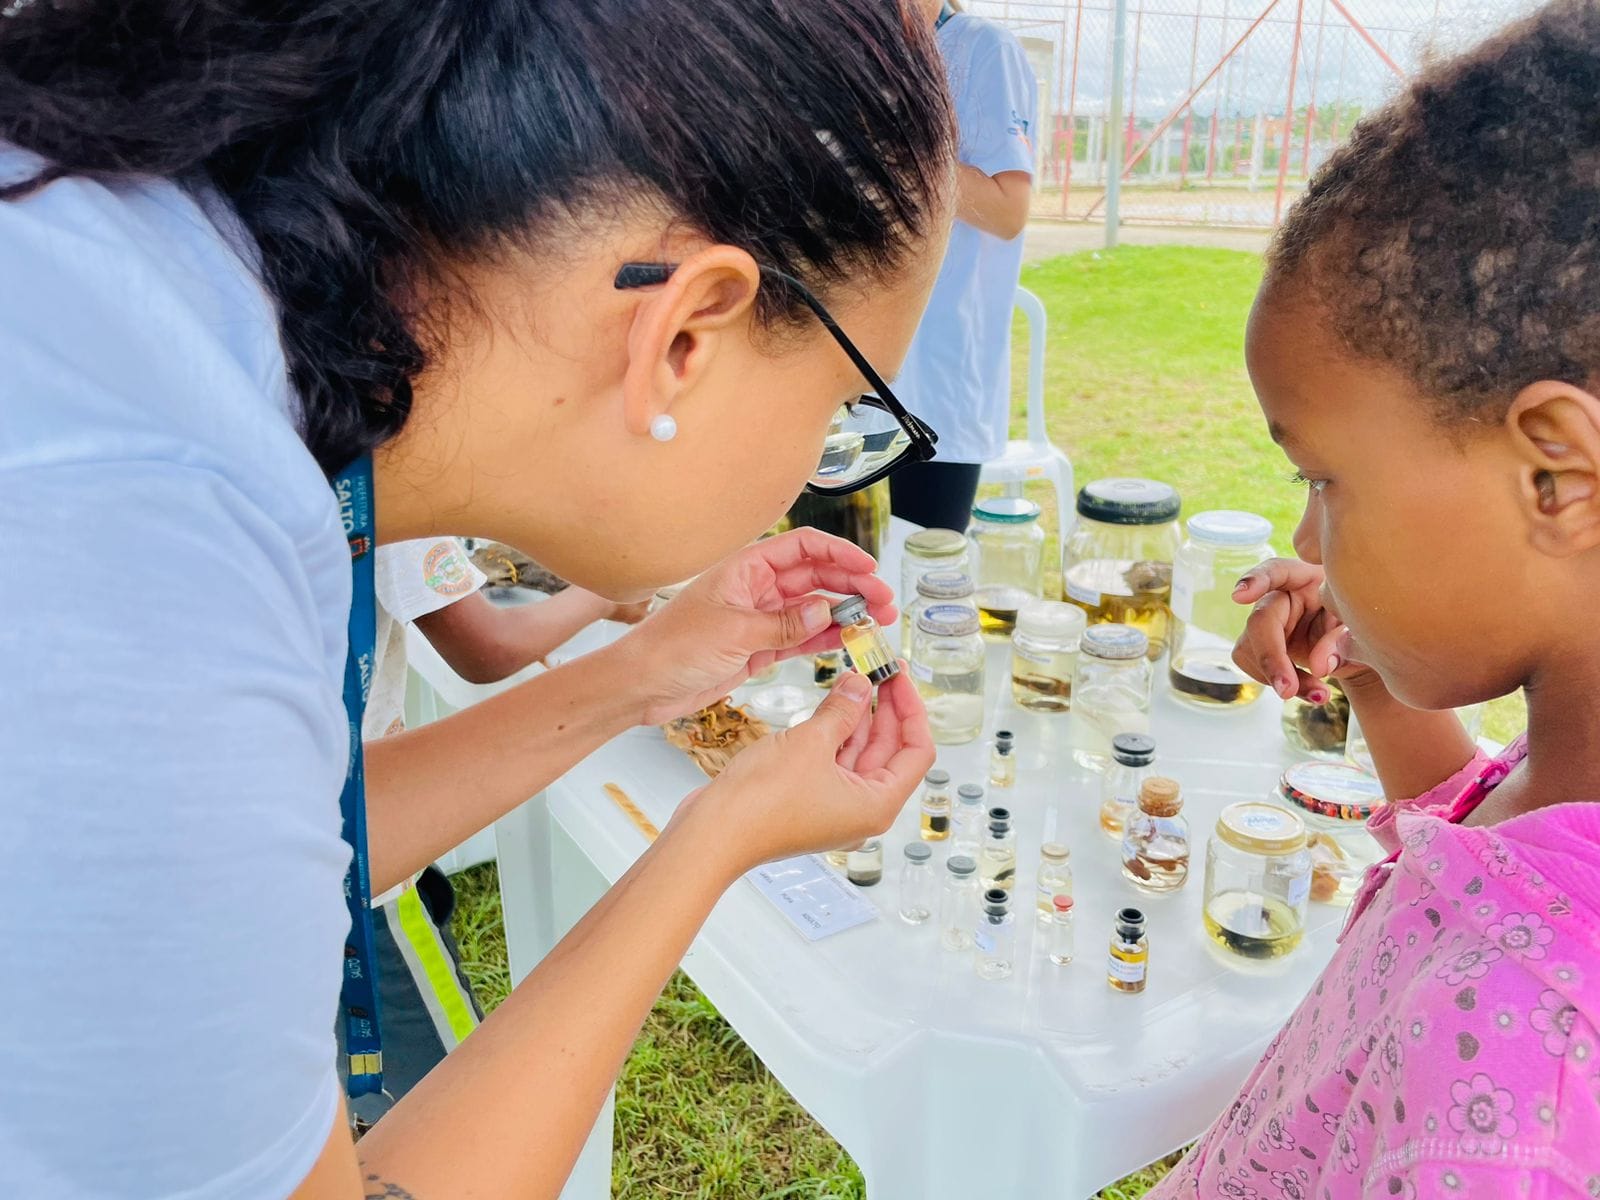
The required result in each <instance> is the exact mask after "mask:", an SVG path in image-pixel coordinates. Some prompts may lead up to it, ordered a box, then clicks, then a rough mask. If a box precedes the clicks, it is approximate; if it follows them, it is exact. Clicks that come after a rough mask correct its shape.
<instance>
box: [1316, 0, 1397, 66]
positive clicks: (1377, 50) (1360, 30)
mask: <svg viewBox="0 0 1600 1200" xmlns="http://www.w3.org/2000/svg"><path fill="white" fill-rule="evenodd" d="M1329 3H1331V4H1332V5H1333V10H1334V11H1335V12H1336V13H1338V14H1339V15H1340V16H1341V17H1343V18H1344V19H1345V20H1346V21H1348V22H1350V28H1351V29H1354V30H1355V31H1356V34H1357V36H1359V37H1360V38H1361V40H1362V41H1363V42H1365V43H1366V44H1367V45H1368V46H1371V47H1372V52H1373V53H1374V54H1376V55H1377V56H1378V57H1379V58H1381V59H1382V60H1383V65H1384V66H1386V67H1388V68H1389V70H1391V71H1393V72H1394V73H1395V74H1396V75H1398V76H1399V77H1400V78H1401V79H1404V78H1405V77H1406V73H1405V72H1404V71H1402V70H1401V69H1400V64H1399V63H1397V62H1395V61H1394V59H1392V58H1390V57H1389V56H1388V54H1387V53H1385V52H1384V49H1383V47H1382V46H1380V45H1378V39H1377V38H1375V37H1373V36H1372V35H1371V34H1370V33H1368V32H1367V27H1366V26H1365V25H1363V24H1362V23H1361V22H1360V21H1358V20H1356V19H1355V16H1354V15H1353V14H1352V13H1351V12H1350V10H1349V9H1348V8H1346V7H1345V6H1344V5H1342V4H1340V3H1339V0H1329Z"/></svg>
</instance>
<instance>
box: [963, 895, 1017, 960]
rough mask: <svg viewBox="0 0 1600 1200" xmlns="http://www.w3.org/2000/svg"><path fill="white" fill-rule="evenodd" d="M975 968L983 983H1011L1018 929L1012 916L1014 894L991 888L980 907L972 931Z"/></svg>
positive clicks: (981, 901)
mask: <svg viewBox="0 0 1600 1200" xmlns="http://www.w3.org/2000/svg"><path fill="white" fill-rule="evenodd" d="M972 945H973V950H974V959H973V962H974V965H975V966H976V967H977V970H978V977H979V978H980V979H1009V978H1010V977H1011V969H1012V963H1013V961H1014V959H1015V957H1016V946H1017V926H1016V921H1015V919H1014V918H1013V917H1012V915H1011V893H1010V892H1008V891H1006V890H1005V889H1004V888H990V889H989V890H988V891H986V892H984V893H983V897H982V899H981V900H980V901H979V903H978V923H977V924H976V925H975V926H974V927H973V930H972Z"/></svg>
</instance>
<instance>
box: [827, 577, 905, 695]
mask: <svg viewBox="0 0 1600 1200" xmlns="http://www.w3.org/2000/svg"><path fill="white" fill-rule="evenodd" d="M829 613H830V615H831V616H832V617H833V623H834V624H835V625H837V626H838V627H839V640H840V641H841V642H843V643H844V653H845V657H846V661H848V662H849V664H850V665H851V666H852V667H853V668H855V670H856V672H857V673H858V674H861V675H865V676H866V677H867V679H868V680H869V681H870V682H871V683H872V684H873V685H874V686H876V685H877V684H880V683H888V682H889V680H891V679H893V678H894V677H895V676H896V675H898V674H900V660H899V659H898V658H897V657H895V653H894V651H893V650H892V649H891V648H890V646H889V641H888V639H887V638H885V637H884V636H883V630H882V629H880V628H878V623H877V622H876V621H874V620H873V619H872V614H871V613H869V612H868V611H867V601H866V598H865V597H864V596H846V597H845V598H844V599H843V600H841V601H839V603H837V604H835V605H834V606H833V607H832V608H831V609H829Z"/></svg>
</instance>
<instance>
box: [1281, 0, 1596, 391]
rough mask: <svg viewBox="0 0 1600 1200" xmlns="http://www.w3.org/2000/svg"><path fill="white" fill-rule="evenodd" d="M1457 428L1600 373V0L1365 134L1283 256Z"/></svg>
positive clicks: (1471, 68) (1350, 333) (1385, 116)
mask: <svg viewBox="0 0 1600 1200" xmlns="http://www.w3.org/2000/svg"><path fill="white" fill-rule="evenodd" d="M1268 280H1269V283H1271V282H1273V281H1293V282H1294V283H1295V284H1300V283H1305V284H1308V285H1309V289H1308V292H1309V294H1310V295H1311V296H1312V297H1313V298H1314V300H1315V302H1316V303H1317V304H1318V305H1319V306H1320V307H1321V308H1322V309H1323V310H1324V311H1325V312H1326V313H1327V314H1328V315H1329V316H1330V317H1331V320H1332V325H1333V327H1334V329H1335V330H1336V331H1337V333H1338V334H1339V336H1340V337H1341V338H1342V340H1343V342H1344V343H1345V345H1346V346H1347V348H1348V349H1349V350H1351V351H1352V352H1353V353H1354V354H1356V355H1357V356H1359V357H1364V358H1367V359H1372V360H1377V361H1382V362H1385V363H1388V364H1389V365H1391V366H1393V367H1395V368H1397V369H1399V370H1400V371H1402V372H1403V373H1404V374H1405V375H1407V376H1408V377H1409V378H1410V379H1411V381H1412V382H1413V383H1414V384H1415V385H1416V386H1417V388H1418V389H1419V390H1420V391H1421V392H1422V393H1423V394H1424V395H1426V396H1429V397H1430V398H1432V399H1433V400H1434V401H1435V402H1436V404H1437V407H1438V410H1439V411H1438V415H1439V416H1440V417H1441V418H1443V419H1446V420H1469V419H1475V418H1478V419H1481V418H1489V419H1494V420H1498V419H1499V418H1500V417H1501V416H1503V415H1504V412H1505V410H1506V408H1507V406H1508V405H1509V404H1510V402H1511V400H1512V399H1513V398H1514V397H1515V395H1516V393H1517V392H1518V391H1520V390H1521V389H1522V388H1523V387H1526V386H1527V385H1528V384H1530V383H1533V382H1536V381H1538V380H1541V379H1552V380H1563V381H1565V382H1568V383H1571V384H1574V385H1577V386H1584V385H1586V384H1588V383H1589V382H1590V381H1592V379H1593V378H1594V376H1595V374H1596V372H1597V371H1600V3H1596V2H1595V0H1557V2H1556V3H1553V4H1550V5H1548V6H1546V7H1545V8H1543V9H1541V10H1539V11H1538V12H1537V13H1535V14H1534V15H1533V16H1531V17H1529V18H1528V19H1526V20H1524V21H1522V22H1520V23H1518V24H1515V25H1512V26H1511V27H1510V28H1508V29H1506V30H1505V31H1504V32H1502V33H1500V34H1498V35H1496V36H1494V37H1492V38H1490V39H1489V40H1488V41H1486V42H1484V43H1483V44H1482V45H1480V46H1478V47H1477V48H1475V49H1473V50H1471V51H1469V52H1468V53H1466V54H1463V55H1461V56H1459V57H1457V58H1453V59H1449V60H1446V61H1444V62H1441V63H1439V64H1438V65H1437V66H1435V67H1433V68H1432V69H1430V70H1428V71H1426V72H1424V73H1423V74H1422V75H1421V76H1420V77H1419V78H1418V79H1417V80H1416V81H1415V82H1413V83H1412V84H1411V86H1410V87H1409V88H1408V89H1407V90H1406V92H1405V93H1404V94H1403V95H1401V96H1400V97H1399V98H1398V99H1396V100H1395V101H1394V102H1393V103H1391V104H1389V105H1388V106H1387V107H1385V108H1383V109H1381V110H1380V111H1379V112H1377V113H1376V114H1374V115H1373V116H1372V117H1370V118H1368V119H1366V120H1363V121H1362V122H1361V123H1360V124H1359V125H1357V126H1356V129H1355V131H1354V132H1353V134H1352V135H1351V138H1350V141H1349V143H1348V144H1347V145H1346V146H1344V147H1343V148H1342V149H1340V150H1339V152H1338V153H1337V154H1335V155H1334V156H1333V157H1332V158H1331V159H1330V160H1329V161H1328V163H1327V165H1326V166H1325V167H1323V168H1322V170H1320V171H1319V172H1318V173H1317V175H1316V177H1315V178H1314V179H1313V180H1312V181H1311V184H1310V186H1309V188H1308V189H1307V191H1306V194H1305V197H1304V198H1303V199H1302V200H1301V201H1300V202H1299V203H1298V204H1297V205H1296V206H1295V207H1294V209H1293V210H1292V211H1291V212H1290V214H1289V217H1288V219H1287V220H1286V221H1285V222H1284V225H1283V228H1282V229H1281V230H1280V231H1279V233H1278V236H1277V239H1276V241H1275V243H1274V245H1273V247H1272V249H1271V251H1270V252H1269V254H1268Z"/></svg>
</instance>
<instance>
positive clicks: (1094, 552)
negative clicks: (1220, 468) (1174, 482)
mask: <svg viewBox="0 0 1600 1200" xmlns="http://www.w3.org/2000/svg"><path fill="white" fill-rule="evenodd" d="M1182 506H1183V505H1182V501H1181V500H1179V498H1178V493H1177V492H1176V491H1175V490H1173V489H1172V488H1171V487H1170V486H1168V485H1167V484H1165V483H1158V482H1156V481H1155V480H1153V479H1100V480H1096V481H1095V482H1094V483H1091V484H1089V485H1088V486H1086V487H1085V488H1083V489H1082V490H1081V491H1080V492H1079V493H1078V523H1077V526H1076V527H1075V528H1074V529H1073V532H1072V536H1071V537H1070V538H1068V539H1067V542H1066V545H1065V546H1064V547H1063V549H1062V564H1061V578H1062V587H1063V590H1064V591H1065V592H1066V596H1067V599H1068V600H1070V601H1072V602H1073V603H1074V604H1076V605H1078V606H1079V607H1080V608H1082V609H1083V610H1084V612H1085V613H1087V614H1088V618H1089V624H1090V625H1097V624H1116V625H1131V626H1132V627H1133V628H1135V629H1137V630H1139V631H1140V632H1141V633H1143V634H1144V635H1145V637H1146V638H1147V639H1149V641H1148V647H1147V653H1148V655H1149V657H1150V660H1151V661H1152V662H1154V661H1155V660H1156V659H1158V658H1160V657H1161V655H1162V652H1163V651H1165V650H1166V647H1167V626H1168V622H1169V618H1170V616H1171V597H1172V564H1173V559H1174V558H1175V557H1176V556H1177V552H1178V513H1179V511H1180V510H1181V508H1182Z"/></svg>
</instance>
